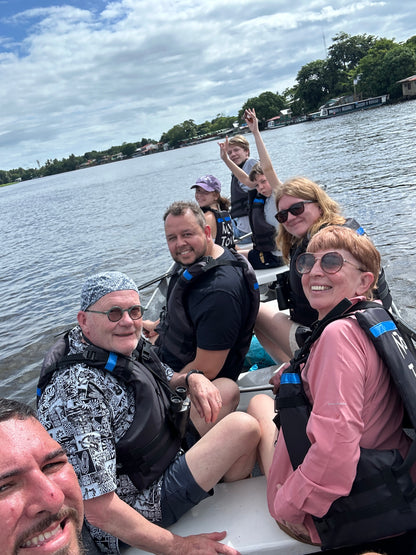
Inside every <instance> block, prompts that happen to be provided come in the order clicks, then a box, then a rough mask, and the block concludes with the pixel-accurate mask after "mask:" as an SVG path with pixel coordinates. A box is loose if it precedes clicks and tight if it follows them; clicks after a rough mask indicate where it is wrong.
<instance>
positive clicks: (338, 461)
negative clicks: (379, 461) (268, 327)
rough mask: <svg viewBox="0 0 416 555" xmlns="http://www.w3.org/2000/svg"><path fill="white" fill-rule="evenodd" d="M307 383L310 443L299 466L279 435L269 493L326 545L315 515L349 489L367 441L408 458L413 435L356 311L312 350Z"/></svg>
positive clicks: (279, 516)
mask: <svg viewBox="0 0 416 555" xmlns="http://www.w3.org/2000/svg"><path fill="white" fill-rule="evenodd" d="M356 300H361V299H353V301H356ZM302 381H303V384H304V388H305V393H306V394H307V396H308V398H309V400H310V402H311V404H312V405H313V406H312V412H311V415H310V418H309V421H308V425H307V429H306V433H307V435H308V438H309V440H310V442H311V447H310V449H309V450H308V452H307V454H306V457H305V459H304V461H303V462H302V464H301V465H300V466H299V467H298V468H297V469H296V470H295V471H294V470H293V468H292V465H291V463H290V459H289V455H288V452H287V449H286V444H285V441H284V438H283V434H282V433H279V435H278V439H277V444H276V449H275V452H274V458H273V463H272V466H271V469H270V472H269V476H268V480H267V498H268V505H269V511H270V513H271V515H272V516H273V517H274V518H275V519H276V520H285V521H287V522H291V523H294V524H304V525H305V526H306V528H307V529H308V531H309V534H310V536H311V539H312V541H313V542H314V543H320V539H319V535H318V533H317V531H316V528H315V526H314V524H313V520H312V517H311V515H315V516H318V517H321V516H323V515H325V514H326V513H327V511H328V509H329V508H330V506H331V504H332V503H333V502H334V501H335V500H336V499H337V498H338V497H341V496H345V495H348V494H349V492H350V490H351V486H352V483H353V481H354V478H355V474H356V467H357V463H358V459H359V455H360V450H359V449H360V447H364V448H368V449H393V448H396V449H397V448H398V449H399V450H400V452H401V454H402V456H405V455H406V454H407V451H408V448H409V443H410V441H409V440H408V438H407V436H406V435H405V434H404V433H403V431H402V428H401V421H402V415H403V407H402V403H401V400H400V398H399V396H398V393H397V392H396V390H395V388H394V386H393V385H392V383H391V379H390V376H389V373H388V371H387V369H386V368H385V366H384V364H383V362H382V360H381V358H380V357H379V356H378V354H377V352H376V350H375V347H374V345H373V344H372V343H371V341H370V340H369V339H368V338H367V337H366V335H365V332H364V331H363V330H362V329H361V328H360V325H359V324H358V322H357V320H356V319H355V317H354V316H350V317H347V318H342V319H340V320H336V321H334V322H332V323H331V324H329V325H328V326H327V327H326V328H325V330H324V331H323V333H322V335H321V337H320V338H319V339H318V340H317V341H316V342H315V343H314V344H313V346H312V348H311V352H310V356H309V358H308V361H307V363H306V364H305V367H304V369H303V371H302ZM279 485H281V487H280V488H279V487H278V486H279Z"/></svg>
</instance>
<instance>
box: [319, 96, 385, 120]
mask: <svg viewBox="0 0 416 555" xmlns="http://www.w3.org/2000/svg"><path fill="white" fill-rule="evenodd" d="M388 99H389V95H388V94H382V95H380V96H374V97H372V98H365V99H364V100H353V101H352V102H346V103H343V104H340V103H338V102H339V99H337V101H335V100H333V101H330V102H328V103H327V104H324V105H323V106H321V107H320V109H319V116H318V117H315V118H314V119H324V118H330V117H333V116H340V115H343V114H349V113H350V112H356V111H359V110H366V109H368V108H376V107H377V106H381V105H382V104H386V102H387V100H388Z"/></svg>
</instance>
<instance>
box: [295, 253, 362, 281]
mask: <svg viewBox="0 0 416 555" xmlns="http://www.w3.org/2000/svg"><path fill="white" fill-rule="evenodd" d="M318 260H319V263H320V266H321V268H322V270H323V271H324V272H325V273H326V274H336V273H337V272H339V271H340V270H341V268H342V267H343V266H344V263H345V262H346V263H347V264H351V266H354V268H356V269H357V270H360V272H365V271H366V270H363V269H362V268H359V267H358V266H356V265H355V264H354V263H353V262H350V261H349V260H346V259H345V258H343V257H342V255H341V254H340V253H339V252H327V253H326V254H324V255H323V256H322V258H316V257H315V255H314V254H312V253H311V252H304V253H303V254H301V255H300V256H298V258H297V260H296V270H297V272H298V273H299V274H301V275H303V274H309V272H310V271H311V270H312V268H313V267H314V266H315V263H316V262H317V261H318Z"/></svg>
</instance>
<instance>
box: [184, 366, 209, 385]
mask: <svg viewBox="0 0 416 555" xmlns="http://www.w3.org/2000/svg"><path fill="white" fill-rule="evenodd" d="M191 374H202V375H203V376H204V375H205V374H204V373H203V372H202V370H189V372H188V373H187V374H186V377H185V383H186V387H187V388H188V389H189V383H188V380H189V376H190V375H191Z"/></svg>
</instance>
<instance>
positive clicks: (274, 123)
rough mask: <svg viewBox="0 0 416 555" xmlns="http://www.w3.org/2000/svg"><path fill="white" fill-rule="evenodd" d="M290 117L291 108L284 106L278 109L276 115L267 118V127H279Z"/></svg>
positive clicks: (289, 119) (287, 121)
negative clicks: (283, 108)
mask: <svg viewBox="0 0 416 555" xmlns="http://www.w3.org/2000/svg"><path fill="white" fill-rule="evenodd" d="M291 119H292V110H291V109H290V108H286V109H285V110H280V112H279V115H278V116H274V117H273V118H270V119H268V120H267V129H274V128H275V127H280V126H281V125H286V124H287V123H289V122H290V121H291Z"/></svg>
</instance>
